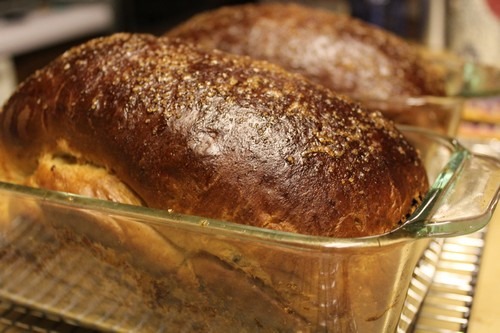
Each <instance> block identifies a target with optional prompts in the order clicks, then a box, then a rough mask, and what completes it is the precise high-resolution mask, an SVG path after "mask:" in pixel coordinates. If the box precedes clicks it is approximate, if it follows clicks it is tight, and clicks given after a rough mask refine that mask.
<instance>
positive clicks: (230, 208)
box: [0, 7, 428, 237]
mask: <svg viewBox="0 0 500 333" xmlns="http://www.w3.org/2000/svg"><path fill="white" fill-rule="evenodd" d="M291 8H293V7H291ZM0 130H1V131H0V142H1V144H0V148H1V150H0V151H1V155H0V156H1V162H2V166H3V168H4V169H5V170H7V172H6V174H7V175H9V178H10V180H12V181H16V182H19V183H24V184H28V185H31V186H35V187H43V188H48V189H53V190H59V191H68V192H73V193H78V194H84V195H88V196H93V197H98V198H103V199H108V200H114V201H119V202H125V203H131V204H140V205H145V206H149V207H154V208H160V209H169V210H172V211H174V212H177V213H183V214H192V215H198V216H204V217H207V218H215V219H222V220H227V221H231V222H236V223H243V224H248V225H253V226H258V227H264V228H270V229H275V230H283V231H290V232H296V233H303V234H309V235H321V236H330V237H358V236H367V235H374V234H381V233H385V232H388V231H389V230H391V229H393V228H395V227H396V226H397V225H398V223H400V222H401V221H403V220H404V219H405V217H406V216H407V215H408V214H410V213H411V212H412V210H413V209H414V207H415V205H416V204H417V203H418V201H419V200H420V198H421V197H422V196H423V195H424V194H425V193H426V191H427V188H428V184H427V179H426V172H425V170H424V168H423V167H422V164H421V162H420V160H419V157H418V154H417V152H416V151H415V149H414V148H413V147H412V146H411V145H410V144H409V142H407V141H406V140H405V138H404V137H403V135H402V134H401V133H400V132H399V131H398V130H397V129H396V128H395V126H394V125H393V124H392V123H391V122H389V121H387V120H386V119H385V118H383V117H382V116H381V115H380V114H379V113H377V112H364V111H363V110H362V108H361V107H360V106H359V105H357V104H354V103H351V102H349V101H347V100H345V99H343V98H340V97H338V96H336V95H335V94H334V93H333V92H331V91H330V90H328V89H325V88H323V87H321V86H318V85H315V84H313V83H311V82H310V81H308V80H306V79H304V78H303V77H302V76H300V75H297V74H290V73H288V72H286V71H285V70H283V69H281V68H280V67H278V66H276V65H273V64H270V63H267V62H261V61H256V60H253V59H251V58H249V57H242V56H236V55H230V54H226V53H223V52H219V51H208V50H202V49H197V48H195V47H193V46H191V45H188V44H186V43H184V42H182V41H180V40H173V39H169V38H166V37H162V38H157V37H153V36H150V35H142V34H115V35H112V36H109V37H103V38H98V39H95V40H92V41H89V42H87V43H85V44H83V45H81V46H78V47H75V48H73V49H71V50H69V51H67V52H66V53H64V54H63V55H61V56H60V57H59V58H57V59H55V60H54V61H53V62H52V63H51V64H49V65H48V66H47V67H45V68H43V69H41V70H39V71H37V72H36V73H34V75H32V76H31V77H29V78H28V79H27V80H26V81H25V82H23V83H22V84H21V85H20V86H19V88H18V89H17V91H16V92H15V93H14V94H13V96H12V97H11V98H10V99H9V100H8V101H7V103H6V104H5V105H4V107H3V109H2V112H1V113H0Z"/></svg>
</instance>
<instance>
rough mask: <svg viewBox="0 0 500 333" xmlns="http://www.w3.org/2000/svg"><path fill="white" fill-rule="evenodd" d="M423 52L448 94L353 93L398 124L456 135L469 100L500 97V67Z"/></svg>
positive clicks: (447, 54) (428, 51) (440, 53)
mask: <svg viewBox="0 0 500 333" xmlns="http://www.w3.org/2000/svg"><path fill="white" fill-rule="evenodd" d="M420 50H421V54H422V55H423V56H424V57H425V58H426V59H427V60H428V61H429V62H430V63H432V65H433V66H434V67H435V68H436V70H438V71H440V72H441V73H442V74H443V77H444V78H445V86H446V96H415V97H404V96H391V97H390V98H384V99H376V98H366V97H362V96H351V98H352V99H354V100H357V101H359V102H360V103H362V104H363V105H364V106H365V108H367V109H372V110H379V111H381V112H382V113H383V114H384V115H385V116H386V117H388V118H390V119H392V120H393V121H395V122H396V123H398V124H404V125H411V126H418V127H423V128H427V129H430V130H432V131H435V132H437V133H441V134H445V135H449V136H455V135H456V134H457V131H458V128H459V125H460V122H461V120H462V118H463V116H464V113H465V111H466V110H467V109H469V108H468V105H469V104H468V103H470V102H471V101H474V100H475V99H477V98H486V97H490V96H500V68H496V67H493V66H488V65H484V64H481V63H478V62H475V61H468V60H465V59H463V58H461V57H459V56H456V55H454V54H452V53H449V52H433V51H430V50H427V49H425V48H422V47H420Z"/></svg>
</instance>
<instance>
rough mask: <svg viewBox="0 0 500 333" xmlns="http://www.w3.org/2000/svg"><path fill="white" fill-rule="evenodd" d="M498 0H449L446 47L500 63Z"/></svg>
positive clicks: (491, 62) (473, 58)
mask: <svg viewBox="0 0 500 333" xmlns="http://www.w3.org/2000/svg"><path fill="white" fill-rule="evenodd" d="M499 2H500V0H449V13H448V15H447V20H448V22H447V23H448V24H447V26H448V29H447V39H448V43H447V44H448V48H449V49H450V50H451V51H453V52H454V53H457V54H459V55H461V56H463V57H465V58H468V59H471V60H477V61H479V62H481V63H483V64H488V65H492V66H496V67H500V9H499V7H500V5H499V4H498V3H499Z"/></svg>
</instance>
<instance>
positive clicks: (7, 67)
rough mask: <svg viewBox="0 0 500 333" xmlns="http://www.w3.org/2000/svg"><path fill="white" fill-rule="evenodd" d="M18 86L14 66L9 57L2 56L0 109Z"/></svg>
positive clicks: (0, 59) (0, 61) (0, 58)
mask: <svg viewBox="0 0 500 333" xmlns="http://www.w3.org/2000/svg"><path fill="white" fill-rule="evenodd" d="M16 84H17V80H16V72H15V69H14V64H13V62H12V60H11V59H10V58H9V57H1V56H0V108H1V107H2V105H3V103H4V102H5V101H6V100H7V98H9V96H10V95H11V94H12V92H13V91H14V89H15V87H16Z"/></svg>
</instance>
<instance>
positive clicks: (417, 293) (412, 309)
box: [0, 229, 486, 333]
mask: <svg viewBox="0 0 500 333" xmlns="http://www.w3.org/2000/svg"><path fill="white" fill-rule="evenodd" d="M485 234H486V230H485V229H483V230H481V231H479V232H476V233H474V234H471V235H467V236H462V237H457V238H450V239H446V240H436V241H433V242H431V244H430V246H429V248H428V249H427V250H426V252H425V253H424V255H423V256H422V259H421V261H420V262H419V265H418V267H417V269H416V270H415V273H414V276H413V279H412V283H411V286H410V289H409V292H408V298H407V301H406V303H405V307H404V309H403V313H402V318H401V322H400V327H399V330H398V332H413V333H458V332H466V331H467V327H468V322H469V316H470V310H471V307H472V303H473V299H474V292H475V288H476V281H477V276H478V273H479V268H480V263H481V255H482V253H483V248H484V243H485V242H484V238H485ZM0 332H1V333H18V332H39V333H45V332H50V333H66V332H72V333H91V332H96V331H95V330H93V329H91V328H85V327H82V326H81V324H79V323H71V322H68V321H67V320H66V319H65V318H63V317H62V316H58V315H54V314H48V313H44V312H42V311H37V310H35V309H29V308H28V307H26V306H21V305H18V304H14V303H12V302H10V301H7V300H2V299H1V298H0Z"/></svg>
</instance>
